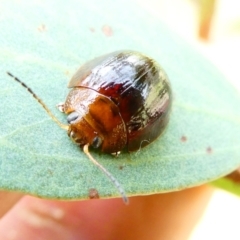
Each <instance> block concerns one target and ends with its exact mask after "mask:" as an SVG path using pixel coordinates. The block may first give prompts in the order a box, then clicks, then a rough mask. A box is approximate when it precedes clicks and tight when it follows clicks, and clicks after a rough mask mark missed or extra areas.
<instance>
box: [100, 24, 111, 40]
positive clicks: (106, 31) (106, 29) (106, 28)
mask: <svg viewBox="0 0 240 240" xmlns="http://www.w3.org/2000/svg"><path fill="white" fill-rule="evenodd" d="M102 32H103V33H104V35H105V36H106V37H111V36H112V35H113V30H112V28H111V27H110V26H108V25H104V26H103V27H102Z"/></svg>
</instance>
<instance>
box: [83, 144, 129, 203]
mask: <svg viewBox="0 0 240 240" xmlns="http://www.w3.org/2000/svg"><path fill="white" fill-rule="evenodd" d="M88 146H89V144H85V145H84V147H83V151H84V153H85V154H86V155H87V156H88V158H89V159H90V160H91V162H92V163H93V164H95V165H96V166H97V167H98V168H99V169H100V170H102V172H103V173H104V174H105V175H107V177H108V178H109V179H110V180H111V182H112V183H113V184H114V185H115V187H116V188H117V189H118V191H119V193H120V194H121V195H122V199H123V202H124V203H125V204H128V203H129V201H128V197H127V196H126V193H125V191H124V190H123V188H122V186H121V185H120V183H119V182H118V180H117V179H116V178H115V177H114V176H113V175H112V174H111V173H110V172H108V171H107V169H106V168H104V167H103V166H102V165H101V164H100V163H99V162H98V161H97V160H96V159H94V158H93V156H92V155H91V154H90V152H89V151H88Z"/></svg>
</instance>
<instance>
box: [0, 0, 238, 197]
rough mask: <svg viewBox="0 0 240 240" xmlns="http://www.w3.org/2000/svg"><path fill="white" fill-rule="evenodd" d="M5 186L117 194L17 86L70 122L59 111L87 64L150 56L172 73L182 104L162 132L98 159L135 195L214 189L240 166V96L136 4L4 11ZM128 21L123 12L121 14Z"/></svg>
mask: <svg viewBox="0 0 240 240" xmlns="http://www.w3.org/2000/svg"><path fill="white" fill-rule="evenodd" d="M0 9H1V10H0V11H1V17H0V32H1V34H0V52H1V54H0V63H1V64H0V66H1V67H0V101H1V106H2V107H1V108H0V187H1V188H2V189H9V190H20V191H24V192H27V193H30V194H33V195H37V196H41V197H46V198H60V199H85V198H88V191H89V189H91V188H95V189H97V190H98V192H99V194H100V196H101V197H113V196H118V195H119V194H118V192H117V190H116V188H115V187H114V186H113V185H112V184H111V183H110V181H109V180H108V179H107V178H106V176H105V175H103V174H102V172H100V171H99V169H98V168H96V167H95V166H94V165H93V164H92V163H91V162H90V161H89V160H88V158H87V157H86V156H85V155H84V154H83V152H82V151H81V150H80V149H79V148H78V147H77V146H76V145H74V144H73V143H72V142H71V141H70V139H69V138H68V136H67V134H66V132H64V130H62V129H60V128H59V127H58V126H57V125H56V124H55V123H54V122H53V121H52V120H51V118H50V117H49V116H48V115H47V114H46V113H45V111H44V109H42V108H41V106H40V105H39V104H38V103H37V102H36V101H35V100H34V99H33V98H32V97H31V95H30V94H29V93H28V92H27V91H26V90H25V89H23V88H22V87H21V86H20V85H19V84H17V83H16V82H14V81H13V80H12V79H11V78H10V77H9V76H8V75H7V74H6V72H7V71H9V72H11V73H12V74H14V75H16V76H17V77H18V78H20V79H21V80H23V81H24V82H25V83H26V84H27V85H29V86H30V87H31V88H32V89H33V90H34V91H35V92H36V93H37V95H38V96H40V98H41V99H43V101H44V102H45V103H46V104H47V106H49V108H50V109H51V110H52V112H53V113H54V114H55V115H56V116H57V117H58V118H59V119H60V120H61V121H62V122H66V119H65V116H64V115H63V114H61V113H60V112H58V110H57V109H56V108H55V105H56V104H57V103H59V102H63V101H64V100H65V97H66V94H67V93H68V91H69V90H68V89H67V87H66V86H67V83H68V81H69V79H70V78H71V76H72V74H74V72H75V71H76V70H77V68H78V67H79V66H80V65H81V64H83V63H84V62H85V61H87V60H90V59H92V58H94V57H97V56H99V55H102V54H106V53H108V52H111V51H116V50H121V49H132V50H137V51H140V52H143V53H145V54H147V55H149V56H151V57H152V58H154V59H156V60H157V61H158V62H159V63H160V65H161V66H162V67H163V68H164V69H165V71H166V72H167V74H168V76H169V78H170V81H171V85H172V89H173V93H174V101H173V108H172V114H171V120H170V123H169V125H168V127H167V129H166V131H165V132H164V134H163V135H162V136H161V137H160V138H159V139H157V140H156V141H155V142H154V143H152V144H150V145H149V146H148V147H146V148H144V149H141V150H139V151H137V152H135V153H131V154H129V153H123V154H121V155H120V156H119V157H118V158H114V157H112V156H110V155H107V154H101V153H98V152H93V153H92V154H93V156H94V157H95V158H96V159H97V160H98V161H99V162H100V163H101V164H102V165H103V166H104V167H105V168H107V169H108V170H109V172H111V173H112V174H113V175H114V176H115V178H117V179H118V181H119V182H120V183H121V184H122V186H123V187H124V189H125V191H126V192H127V194H128V195H129V196H131V195H141V194H152V193H157V192H169V191H175V190H180V189H184V188H187V187H191V186H196V185H200V184H202V183H205V182H208V181H212V180H214V179H217V178H219V177H221V176H224V175H225V174H227V173H229V172H231V171H232V170H234V169H235V168H237V166H239V165H240V151H239V149H240V137H239V136H240V97H239V93H238V92H237V91H236V90H235V89H234V88H233V87H232V86H231V85H230V84H229V83H228V81H227V80H226V79H225V78H224V77H223V75H222V74H221V73H220V72H219V71H218V70H216V68H215V67H214V66H212V65H211V64H210V63H209V62H208V61H207V60H206V59H204V58H203V57H202V56H201V54H200V53H198V52H196V51H195V50H194V49H193V48H192V47H191V46H189V44H187V43H186V42H184V41H183V40H182V39H181V38H179V37H178V36H177V35H175V34H174V33H172V32H171V31H169V29H167V28H166V26H164V25H163V24H162V23H161V22H160V21H159V20H158V19H155V18H154V17H152V16H151V15H149V14H148V13H146V12H145V11H144V10H143V9H141V8H140V7H139V6H138V5H137V4H136V3H134V2H131V1H125V0H122V1H120V0H116V1H114V2H111V1H107V0H102V1H96V0H93V1H83V0H81V1H80V0H78V1H75V0H70V1H68V2H67V3H66V2H64V1H57V0H50V1H27V0H22V1H16V0H3V1H1V3H0ZM123 13H124V14H123Z"/></svg>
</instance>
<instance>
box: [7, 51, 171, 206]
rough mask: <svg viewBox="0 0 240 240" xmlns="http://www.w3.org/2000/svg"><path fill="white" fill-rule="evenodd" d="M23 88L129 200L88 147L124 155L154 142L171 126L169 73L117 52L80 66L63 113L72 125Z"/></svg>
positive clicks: (134, 54)
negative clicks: (61, 121)
mask: <svg viewBox="0 0 240 240" xmlns="http://www.w3.org/2000/svg"><path fill="white" fill-rule="evenodd" d="M8 74H9V75H10V76H12V77H13V78H14V79H15V80H16V81H18V82H20V83H21V84H22V85H23V86H24V87H26V88H27V89H28V91H29V92H30V93H31V94H32V95H33V97H35V98H36V99H37V100H38V102H39V103H40V104H41V105H42V106H43V107H44V108H45V110H46V111H47V112H48V114H49V115H50V116H51V117H52V118H53V120H55V121H56V122H57V123H58V124H59V125H60V126H61V127H62V128H64V129H67V131H68V135H69V137H70V138H71V139H72V140H73V141H74V142H75V143H77V144H78V145H80V146H81V147H83V149H84V152H85V153H86V154H87V155H88V157H89V158H90V160H91V161H93V162H94V164H96V165H97V166H98V167H99V168H100V169H101V170H102V171H103V172H104V173H105V174H107V175H108V177H109V178H110V179H111V181H112V182H113V183H114V184H115V185H116V186H117V188H118V190H119V192H120V193H121V194H122V196H123V198H124V201H125V202H127V197H126V196H125V193H124V191H123V189H122V188H121V186H120V184H119V183H118V181H117V180H116V179H115V178H114V177H113V176H112V175H111V174H110V173H109V172H108V171H107V170H106V169H105V168H103V166H101V165H100V164H99V163H98V162H97V161H96V160H95V159H93V157H92V156H91V155H90V153H89V152H88V146H89V145H90V146H92V147H93V148H98V149H100V150H101V151H102V152H105V153H112V154H114V155H117V154H119V152H120V151H122V150H123V149H126V150H127V151H129V152H131V151H136V150H139V149H140V148H142V147H144V146H146V145H147V144H149V143H151V142H152V141H154V140H155V139H156V138H157V137H158V136H159V135H160V134H161V133H162V132H163V130H164V129H165V126H166V125H167V123H168V120H169V114H170V108H171V103H172V92H171V88H170V85H169V82H168V78H167V75H166V73H165V72H164V70H163V69H162V68H161V67H160V66H159V65H158V64H157V63H156V62H155V61H154V60H153V59H151V58H149V57H147V56H144V55H142V54H141V53H138V52H135V51H117V52H113V53H110V54H107V55H104V56H101V57H98V58H96V59H94V60H92V61H89V62H87V63H85V64H84V65H83V66H81V67H80V68H79V69H78V71H77V72H76V73H75V75H74V76H73V77H72V79H71V80H70V82H69V87H70V88H72V90H71V91H70V92H69V94H68V96H67V98H66V101H65V102H64V103H62V104H59V105H58V107H59V109H60V110H61V111H62V112H64V113H66V114H67V115H68V116H67V121H68V125H64V124H62V123H60V122H59V120H58V119H57V118H56V117H55V116H53V114H52V113H51V111H50V110H49V109H48V107H47V106H46V105H45V104H44V103H43V102H42V100H41V99H39V98H38V97H37V96H36V95H35V94H34V93H33V91H32V90H31V89H30V88H29V87H27V86H26V85H25V84H24V83H23V82H21V81H20V80H19V79H18V78H16V77H14V76H13V75H12V74H10V73H8Z"/></svg>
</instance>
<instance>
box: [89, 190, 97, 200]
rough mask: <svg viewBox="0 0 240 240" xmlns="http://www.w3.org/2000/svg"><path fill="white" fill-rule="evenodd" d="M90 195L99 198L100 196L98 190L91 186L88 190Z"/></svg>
mask: <svg viewBox="0 0 240 240" xmlns="http://www.w3.org/2000/svg"><path fill="white" fill-rule="evenodd" d="M88 197H89V198H90V199H98V198H99V194H98V190H97V189H95V188H90V189H89V190H88Z"/></svg>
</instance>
